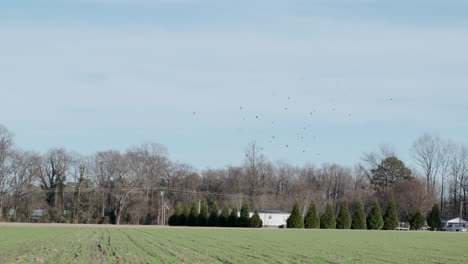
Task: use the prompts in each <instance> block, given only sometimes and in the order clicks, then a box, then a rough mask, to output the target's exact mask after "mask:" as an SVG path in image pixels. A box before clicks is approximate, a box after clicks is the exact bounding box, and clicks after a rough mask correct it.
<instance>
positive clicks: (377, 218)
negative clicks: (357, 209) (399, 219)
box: [367, 201, 384, 230]
mask: <svg viewBox="0 0 468 264" xmlns="http://www.w3.org/2000/svg"><path fill="white" fill-rule="evenodd" d="M383 225H384V221H383V218H382V210H381V209H380V205H379V202H378V201H375V202H374V206H372V209H371V211H370V213H369V215H368V216H367V228H369V229H371V230H380V229H382V227H383Z"/></svg>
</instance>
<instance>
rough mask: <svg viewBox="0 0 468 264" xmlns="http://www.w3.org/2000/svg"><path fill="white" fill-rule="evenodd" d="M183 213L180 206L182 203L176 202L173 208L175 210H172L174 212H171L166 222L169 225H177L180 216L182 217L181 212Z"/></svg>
mask: <svg viewBox="0 0 468 264" xmlns="http://www.w3.org/2000/svg"><path fill="white" fill-rule="evenodd" d="M183 213H184V209H183V208H182V205H181V204H180V203H178V204H177V206H176V208H175V211H174V214H172V215H171V216H170V217H169V219H168V221H167V223H168V224H169V225H170V226H178V225H180V224H179V223H180V218H181V217H182V214H183Z"/></svg>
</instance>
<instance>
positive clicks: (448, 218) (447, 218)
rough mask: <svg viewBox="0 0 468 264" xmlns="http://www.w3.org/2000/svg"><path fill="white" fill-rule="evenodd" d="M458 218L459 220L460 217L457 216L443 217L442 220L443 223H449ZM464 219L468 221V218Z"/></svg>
mask: <svg viewBox="0 0 468 264" xmlns="http://www.w3.org/2000/svg"><path fill="white" fill-rule="evenodd" d="M456 218H459V217H458V216H456V217H442V218H441V219H440V220H441V221H442V222H448V221H450V220H453V219H456ZM462 219H463V220H465V221H468V217H463V218H462Z"/></svg>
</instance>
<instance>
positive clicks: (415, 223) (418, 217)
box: [409, 209, 424, 230]
mask: <svg viewBox="0 0 468 264" xmlns="http://www.w3.org/2000/svg"><path fill="white" fill-rule="evenodd" d="M409 224H410V228H411V230H420V229H421V227H423V225H424V217H423V216H422V214H421V211H419V209H418V210H416V213H414V215H413V216H412V217H411V219H410V222H409Z"/></svg>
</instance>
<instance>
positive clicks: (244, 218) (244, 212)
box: [238, 199, 250, 227]
mask: <svg viewBox="0 0 468 264" xmlns="http://www.w3.org/2000/svg"><path fill="white" fill-rule="evenodd" d="M238 225H239V227H249V225H250V212H249V202H248V201H247V200H246V199H244V202H243V203H242V207H241V211H240V217H239V223H238Z"/></svg>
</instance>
